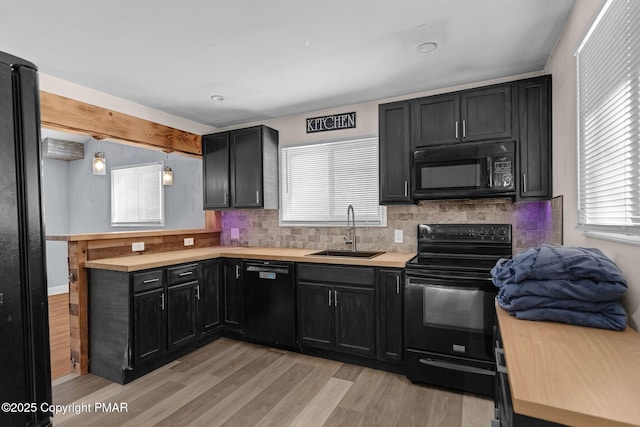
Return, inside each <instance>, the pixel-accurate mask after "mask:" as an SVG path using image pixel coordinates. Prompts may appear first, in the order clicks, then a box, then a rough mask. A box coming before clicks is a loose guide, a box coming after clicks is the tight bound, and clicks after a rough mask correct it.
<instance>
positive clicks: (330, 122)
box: [307, 111, 356, 133]
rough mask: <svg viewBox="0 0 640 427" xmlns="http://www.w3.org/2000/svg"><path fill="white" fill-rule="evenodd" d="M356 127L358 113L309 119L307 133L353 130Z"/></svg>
mask: <svg viewBox="0 0 640 427" xmlns="http://www.w3.org/2000/svg"><path fill="white" fill-rule="evenodd" d="M355 127H356V113H355V111H354V112H352V113H344V114H334V115H332V116H321V117H312V118H310V119H307V133H315V132H326V131H329V130H339V129H352V128H355Z"/></svg>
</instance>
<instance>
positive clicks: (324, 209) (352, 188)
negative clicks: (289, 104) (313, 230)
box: [280, 137, 386, 225]
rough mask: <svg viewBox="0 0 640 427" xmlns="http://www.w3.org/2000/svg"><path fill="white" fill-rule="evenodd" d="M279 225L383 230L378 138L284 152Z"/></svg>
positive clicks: (281, 167) (281, 149)
mask: <svg viewBox="0 0 640 427" xmlns="http://www.w3.org/2000/svg"><path fill="white" fill-rule="evenodd" d="M280 186H281V188H280V198H281V200H280V202H281V203H280V223H281V225H343V224H346V220H347V208H348V206H349V205H350V204H351V205H353V207H354V211H355V217H356V222H357V224H358V225H384V224H385V223H386V211H385V209H384V207H382V206H380V205H379V202H378V200H379V199H378V139H377V138H375V137H374V138H362V139H357V140H348V141H338V142H326V143H318V144H312V145H302V146H288V147H287V146H285V147H281V148H280Z"/></svg>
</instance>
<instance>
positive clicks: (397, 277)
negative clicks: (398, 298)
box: [396, 276, 400, 295]
mask: <svg viewBox="0 0 640 427" xmlns="http://www.w3.org/2000/svg"><path fill="white" fill-rule="evenodd" d="M396 294H398V295H400V276H396Z"/></svg>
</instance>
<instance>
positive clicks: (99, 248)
mask: <svg viewBox="0 0 640 427" xmlns="http://www.w3.org/2000/svg"><path fill="white" fill-rule="evenodd" d="M179 231H180V230H176V234H165V233H166V230H163V235H155V236H154V235H152V234H150V233H149V232H145V235H144V236H139V237H128V238H120V239H119V238H115V239H113V238H107V239H96V240H76V241H74V240H70V241H69V242H68V248H69V249H68V253H69V273H70V274H71V276H72V281H71V282H70V283H69V316H70V318H69V325H70V335H71V339H70V345H71V361H72V363H73V367H74V371H75V372H77V373H80V374H86V373H87V372H89V316H88V311H89V307H88V303H89V299H88V293H89V291H88V283H89V282H88V275H87V270H86V269H85V267H84V265H85V263H86V262H87V261H90V260H94V259H102V258H115V257H122V256H130V255H132V254H133V253H132V252H131V244H132V243H133V242H144V247H145V250H144V253H145V254H148V253H159V252H169V251H176V250H188V249H191V248H203V247H210V246H218V245H220V232H219V231H214V230H212V231H211V232H208V233H203V234H196V235H195V236H194V234H192V233H189V234H181V233H180V232H179ZM186 237H194V245H193V246H189V247H185V246H184V238H186Z"/></svg>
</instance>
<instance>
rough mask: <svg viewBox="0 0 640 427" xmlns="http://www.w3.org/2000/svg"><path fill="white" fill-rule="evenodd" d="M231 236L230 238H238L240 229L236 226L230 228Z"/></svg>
mask: <svg viewBox="0 0 640 427" xmlns="http://www.w3.org/2000/svg"><path fill="white" fill-rule="evenodd" d="M231 238H232V239H239V238H240V230H238V229H237V228H232V229H231Z"/></svg>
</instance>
